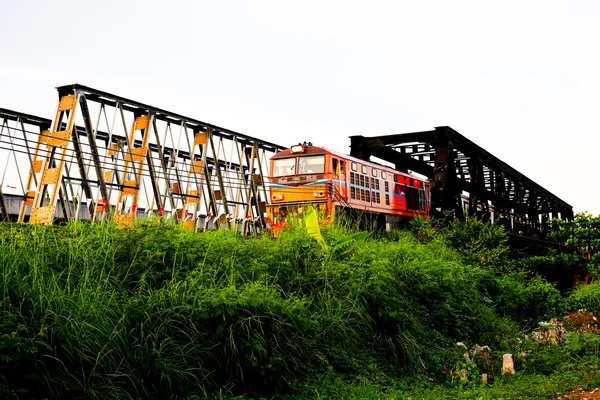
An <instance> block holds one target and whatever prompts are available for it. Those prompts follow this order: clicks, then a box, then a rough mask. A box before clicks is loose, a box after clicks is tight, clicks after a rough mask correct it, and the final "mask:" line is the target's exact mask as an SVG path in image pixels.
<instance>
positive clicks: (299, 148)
mask: <svg viewBox="0 0 600 400" xmlns="http://www.w3.org/2000/svg"><path fill="white" fill-rule="evenodd" d="M302 152H304V146H302V145H301V144H297V145H294V146H292V147H290V153H292V154H296V153H302Z"/></svg>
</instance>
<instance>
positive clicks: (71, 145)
mask: <svg viewBox="0 0 600 400" xmlns="http://www.w3.org/2000/svg"><path fill="white" fill-rule="evenodd" d="M57 89H58V102H57V105H56V113H55V117H54V119H52V120H50V119H46V118H41V117H36V116H33V115H28V114H24V113H20V112H16V111H11V110H7V109H2V108H0V220H12V221H18V222H30V223H42V224H50V223H53V222H54V221H57V220H59V221H67V220H72V219H84V220H90V221H92V222H94V221H102V220H107V219H111V220H114V221H116V222H117V223H119V224H121V225H128V224H131V223H132V222H133V220H134V219H135V218H136V217H142V216H148V215H162V216H165V217H166V218H169V219H173V220H174V221H175V222H177V223H180V224H182V225H184V226H187V227H189V228H192V229H207V228H208V227H211V228H212V227H232V225H233V226H234V227H235V228H236V229H238V228H239V229H240V230H242V231H243V232H244V233H250V232H257V231H260V230H262V229H263V228H264V227H265V221H264V215H265V209H266V205H267V204H268V202H269V200H270V199H269V195H268V183H267V179H266V178H267V176H268V175H269V172H268V158H269V157H270V156H271V155H272V154H274V153H276V152H278V151H280V150H283V149H284V147H283V146H280V145H277V144H274V143H269V142H267V141H264V140H260V139H257V138H253V137H251V136H247V135H244V134H241V133H238V132H234V131H231V130H229V129H224V128H220V127H218V126H215V125H211V124H208V123H205V122H202V121H199V120H196V119H193V118H189V117H185V116H182V115H179V114H176V113H173V112H169V111H166V110H162V109H159V108H156V107H153V106H149V105H147V104H143V103H140V102H137V101H134V100H129V99H126V98H124V97H120V96H116V95H113V94H110V93H106V92H103V91H100V90H96V89H93V88H90V87H87V86H83V85H79V84H74V85H68V86H61V87H58V88H57ZM350 155H351V156H354V157H357V158H361V159H364V160H369V159H370V158H371V156H373V157H377V158H379V159H382V160H385V161H387V162H389V163H392V164H393V165H394V166H395V167H396V169H398V170H401V171H409V170H410V171H414V172H416V173H419V174H422V175H425V176H426V177H427V178H429V179H430V180H432V182H433V193H432V210H433V211H434V213H438V214H443V213H444V212H447V211H452V212H453V214H454V215H455V216H456V217H457V218H459V219H463V218H465V216H467V215H477V216H479V217H481V218H482V219H489V220H492V221H493V222H495V223H501V224H503V225H504V226H505V227H506V228H507V229H508V230H509V231H510V232H513V233H517V234H524V235H528V236H532V237H535V236H539V237H544V236H545V233H546V231H547V230H548V229H549V226H548V223H549V220H550V219H551V218H552V217H561V218H566V219H570V218H572V216H573V210H572V207H571V206H570V205H569V204H567V203H566V202H564V201H562V200H561V199H559V198H558V197H556V196H555V195H553V194H552V193H550V192H549V191H548V190H546V189H544V188H542V187H541V186H540V185H538V184H536V183H535V182H533V181H532V180H531V179H529V178H527V177H526V176H524V175H523V174H521V173H519V172H518V171H516V170H515V169H514V168H512V167H510V166H509V165H507V164H506V163H504V162H502V161H500V160H499V159H498V158H496V157H494V156H493V155H491V154H490V153H488V152H487V151H486V150H484V149H482V148H481V147H479V146H477V145H476V144H475V143H473V142H471V141H470V140H468V139H467V138H465V137H464V136H462V135H460V134H459V133H458V132H456V131H454V130H453V129H452V128H449V127H438V128H435V130H433V131H426V132H415V133H405V134H397V135H387V136H377V137H363V136H352V137H351V153H350ZM15 181H18V182H19V183H18V184H15V183H14V182H15ZM5 182H13V183H12V184H11V185H8V184H7V183H5Z"/></svg>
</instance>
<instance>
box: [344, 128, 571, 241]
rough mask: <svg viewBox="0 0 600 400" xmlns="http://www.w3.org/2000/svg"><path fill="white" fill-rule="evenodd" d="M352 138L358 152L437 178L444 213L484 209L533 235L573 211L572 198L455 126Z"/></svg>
mask: <svg viewBox="0 0 600 400" xmlns="http://www.w3.org/2000/svg"><path fill="white" fill-rule="evenodd" d="M350 139H351V152H350V155H352V156H354V157H357V158H361V159H364V160H368V159H369V158H370V157H371V156H374V157H377V158H380V159H382V160H385V161H387V162H390V163H392V164H394V165H395V167H396V169H398V170H401V171H405V172H406V171H408V170H411V171H414V172H417V173H419V174H422V175H425V176H426V177H427V178H429V179H431V180H432V181H433V191H432V210H433V211H434V212H437V213H438V214H442V213H444V212H446V211H454V214H455V215H456V217H458V218H460V219H463V218H464V217H465V214H467V215H478V216H479V217H481V218H483V219H491V220H492V221H494V220H495V221H497V222H498V223H502V224H503V225H504V226H505V227H506V228H507V229H508V230H509V231H512V232H515V233H522V234H525V235H528V236H545V233H546V231H547V229H548V222H549V220H550V218H553V217H560V218H564V219H570V218H572V217H573V208H572V207H571V206H570V205H569V204H567V203H566V202H564V201H563V200H561V199H560V198H558V197H557V196H555V195H553V194H552V193H550V192H549V191H548V190H546V189H544V188H543V187H541V186H540V185H538V184H537V183H535V182H534V181H532V180H531V179H529V178H528V177H526V176H525V175H523V174H522V173H520V172H518V171H517V170H515V169H514V168H512V167H511V166H509V165H508V164H506V163H504V162H502V161H501V160H499V159H498V158H496V157H494V156H493V155H492V154H490V153H489V152H487V151H486V150H484V149H483V148H481V147H479V146H478V145H476V144H475V143H473V142H472V141H470V140H469V139H467V138H466V137H464V136H462V135H461V134H459V133H458V132H456V131H455V130H454V129H452V128H450V127H447V126H442V127H436V128H435V130H433V131H425V132H414V133H404V134H397V135H386V136H376V137H364V136H352V137H351V138H350Z"/></svg>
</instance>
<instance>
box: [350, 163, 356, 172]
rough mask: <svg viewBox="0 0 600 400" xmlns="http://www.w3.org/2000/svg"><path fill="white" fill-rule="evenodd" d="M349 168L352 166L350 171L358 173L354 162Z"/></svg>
mask: <svg viewBox="0 0 600 400" xmlns="http://www.w3.org/2000/svg"><path fill="white" fill-rule="evenodd" d="M351 166H352V171H358V167H357V166H356V163H355V162H353V163H352V165H351Z"/></svg>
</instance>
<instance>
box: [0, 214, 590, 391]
mask: <svg viewBox="0 0 600 400" xmlns="http://www.w3.org/2000/svg"><path fill="white" fill-rule="evenodd" d="M480 230H481V228H480V227H477V229H476V230H475V231H476V232H479V231H480ZM352 233H355V231H353V230H352V229H349V228H348V227H342V226H332V227H329V228H328V229H325V230H324V231H323V236H324V240H325V241H326V242H327V243H335V242H337V241H338V240H339V239H340V238H341V237H345V236H347V235H350V234H352ZM484 233H485V232H484ZM486 234H487V233H486ZM482 236H484V235H482ZM456 237H461V236H460V235H455V236H453V237H452V240H447V239H445V237H444V235H442V234H441V233H436V232H435V231H434V230H431V231H429V232H427V237H426V240H423V236H422V235H420V236H419V235H417V236H414V235H413V234H412V233H411V232H409V231H398V232H393V233H392V234H390V235H387V236H385V235H383V236H382V237H380V238H378V239H368V240H366V241H364V242H359V243H354V244H352V245H348V244H346V245H345V247H344V251H333V250H332V249H329V248H322V247H321V246H319V245H318V244H317V243H316V242H314V241H313V240H311V239H310V237H308V235H307V234H306V232H305V230H304V229H303V228H302V226H301V224H299V226H296V227H293V228H292V229H290V230H289V231H288V232H287V233H286V234H285V235H282V236H281V237H280V238H278V239H274V238H272V237H270V236H268V235H265V236H258V237H242V236H239V235H238V234H236V233H234V232H228V231H217V232H206V233H192V232H188V231H185V230H182V229H180V228H179V227H177V226H173V225H169V224H164V223H161V222H160V221H138V223H137V224H136V225H135V226H134V227H133V228H130V229H120V228H118V227H116V226H115V225H112V224H99V225H90V224H86V223H70V224H67V225H65V226H50V227H46V226H30V225H22V224H0V272H1V275H0V276H1V278H0V279H1V282H0V283H1V286H0V290H1V296H2V304H1V308H0V312H1V313H2V323H1V324H0V361H1V363H0V395H2V396H5V397H10V396H21V397H24V398H27V397H31V398H34V397H35V398H44V397H49V398H82V397H83V398H92V399H93V398H174V397H177V398H234V397H235V396H238V395H240V396H244V397H256V398H261V397H264V398H271V397H281V396H288V397H289V398H310V399H313V398H314V399H324V398H373V399H375V398H382V399H385V398H415V399H416V398H479V397H481V398H485V399H487V398H500V397H503V398H525V397H518V396H525V394H530V392H529V391H528V390H529V389H528V388H529V387H531V388H532V390H533V388H534V387H538V389H539V387H540V386H544V388H551V390H554V389H555V388H557V387H559V386H560V387H562V386H563V385H564V384H567V383H561V382H562V380H561V379H563V378H564V379H567V380H568V379H571V378H572V377H573V376H574V375H573V374H575V375H576V373H577V371H578V370H577V368H576V367H575V366H574V367H573V368H571V369H567V370H565V371H563V372H562V373H561V375H557V376H550V375H539V374H538V373H537V372H536V371H535V370H533V369H532V370H531V371H529V370H524V371H523V372H522V373H520V374H519V375H518V376H515V377H511V378H506V379H500V378H499V379H497V381H496V383H495V384H494V385H493V386H491V387H479V386H474V387H467V388H466V389H462V388H457V387H455V386H453V385H452V384H449V381H448V371H449V370H450V369H451V368H452V367H453V366H454V365H455V364H456V362H457V361H458V360H460V357H461V354H460V351H457V349H456V346H455V342H457V341H464V342H466V343H467V344H468V345H473V344H475V343H479V344H481V345H489V346H491V347H492V348H493V349H494V351H495V352H497V353H498V354H500V355H501V353H502V352H510V351H513V350H515V349H517V345H516V342H515V339H516V338H517V337H519V336H520V331H521V329H522V327H521V326H520V325H519V324H518V322H520V321H521V320H523V318H522V317H523V315H526V316H528V317H530V318H533V317H534V316H535V317H538V316H539V315H538V314H543V313H544V312H546V311H547V310H546V309H543V310H537V309H536V310H533V311H531V310H529V309H527V308H523V306H524V304H525V303H526V302H528V301H530V299H529V297H527V296H530V295H529V294H527V293H529V292H531V293H545V294H546V295H547V297H548V298H553V297H552V296H555V293H554V292H553V291H552V286H551V285H550V286H548V285H546V284H545V283H544V282H541V283H540V282H537V283H535V286H531V284H530V283H528V282H526V280H524V279H523V277H522V276H517V275H510V274H509V275H500V274H499V273H498V271H497V270H495V269H494V265H500V264H501V263H502V257H503V256H502V255H503V254H504V253H505V251H504V250H502V249H498V247H497V246H498V243H499V242H498V238H497V235H496V234H494V235H491V237H492V239H493V242H494V245H493V247H492V248H491V249H490V253H489V254H491V256H490V257H487V258H486V254H487V253H486V252H485V251H486V250H485V240H483V241H482V240H478V241H474V243H476V245H473V246H470V247H469V248H468V251H466V252H463V253H461V250H460V249H457V248H456V247H457V246H455V245H453V240H454V241H456ZM419 238H420V239H421V240H419ZM500 242H501V241H500ZM482 255H483V260H484V261H485V262H483V263H482V264H481V265H480V264H478V263H477V261H476V260H480V259H481V257H482ZM490 260H491V261H490ZM530 287H531V288H532V289H529V288H530ZM508 289H510V290H511V292H512V293H517V294H522V296H521V297H523V298H522V299H513V300H512V301H511V302H508V301H507V300H506V299H505V298H503V297H502V296H501V294H502V293H504V292H506V290H508ZM528 290H529V292H528ZM534 311H535V312H534ZM528 313H529V314H528ZM532 313H533V314H532ZM534 314H535V315H534ZM548 357H550V358H551V359H552V358H553V357H554V358H556V359H560V360H562V361H564V362H566V361H565V360H570V359H571V358H568V357H567V358H565V357H563V358H560V357H558V356H557V355H554V354H551V355H549V356H548ZM569 357H570V356H569ZM578 357H583V356H581V355H579V356H578ZM586 357H587V356H586ZM500 358H501V356H500ZM542 358H543V357H541V358H540V360H538V361H536V362H537V363H538V364H539V366H543V365H545V364H544V362H546V361H547V360H546V361H545V360H544V359H542ZM588 358H589V357H588ZM496 359H498V357H496ZM530 364H531V363H530ZM534 364H535V363H533V364H531V365H534ZM495 368H496V370H499V364H498V365H496V366H495ZM425 370H426V372H425ZM572 381H573V382H574V381H575V378H573V379H572ZM568 384H571V381H569V382H568ZM538 392H539V393H550V389H547V390H546V389H544V390H538ZM503 393H507V394H503ZM510 396H513V397H510ZM515 396H516V397H515ZM527 398H535V397H527ZM539 398H543V397H539Z"/></svg>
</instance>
